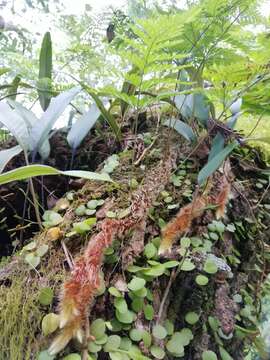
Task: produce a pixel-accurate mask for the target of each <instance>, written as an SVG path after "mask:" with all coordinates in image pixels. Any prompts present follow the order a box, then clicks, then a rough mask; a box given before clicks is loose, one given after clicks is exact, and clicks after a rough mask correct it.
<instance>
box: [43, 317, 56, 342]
mask: <svg viewBox="0 0 270 360" xmlns="http://www.w3.org/2000/svg"><path fill="white" fill-rule="evenodd" d="M58 326H59V315H57V314H54V313H50V314H47V315H45V316H44V318H43V319H42V323H41V328H42V332H43V334H44V335H45V336H47V335H49V334H51V333H53V332H54V331H55V330H56V329H57V328H58Z"/></svg>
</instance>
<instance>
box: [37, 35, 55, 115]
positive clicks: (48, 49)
mask: <svg viewBox="0 0 270 360" xmlns="http://www.w3.org/2000/svg"><path fill="white" fill-rule="evenodd" d="M38 77H39V81H38V84H39V87H41V88H42V90H39V91H38V94H39V102H40V105H41V107H42V109H43V110H44V111H45V110H46V109H47V108H48V106H49V104H50V100H51V96H50V92H51V79H52V41H51V34H50V33H49V32H46V33H45V35H44V37H43V40H42V45H41V49H40V54H39V76H38ZM44 79H46V81H44Z"/></svg>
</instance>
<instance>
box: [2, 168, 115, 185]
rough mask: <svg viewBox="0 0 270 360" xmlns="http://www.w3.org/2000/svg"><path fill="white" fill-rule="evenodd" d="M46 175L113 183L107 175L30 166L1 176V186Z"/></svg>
mask: <svg viewBox="0 0 270 360" xmlns="http://www.w3.org/2000/svg"><path fill="white" fill-rule="evenodd" d="M45 175H66V176H72V177H79V178H84V179H87V180H94V181H112V180H111V178H110V176H109V175H108V174H106V173H102V174H98V173H94V172H90V171H80V170H71V171H60V170H57V169H55V168H53V167H51V166H47V165H28V166H22V167H19V168H17V169H15V170H11V171H8V172H6V173H4V174H1V175H0V185H3V184H6V183H9V182H11V181H19V180H25V179H28V178H31V177H34V176H45Z"/></svg>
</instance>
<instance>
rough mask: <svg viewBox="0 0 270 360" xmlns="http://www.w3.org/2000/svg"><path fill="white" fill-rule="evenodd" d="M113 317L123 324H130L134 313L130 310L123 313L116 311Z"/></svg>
mask: <svg viewBox="0 0 270 360" xmlns="http://www.w3.org/2000/svg"><path fill="white" fill-rule="evenodd" d="M115 315H116V318H117V320H118V321H120V322H121V323H123V324H131V323H132V322H133V320H134V313H133V312H132V311H130V310H127V311H126V312H125V313H121V312H120V311H119V310H116V312H115Z"/></svg>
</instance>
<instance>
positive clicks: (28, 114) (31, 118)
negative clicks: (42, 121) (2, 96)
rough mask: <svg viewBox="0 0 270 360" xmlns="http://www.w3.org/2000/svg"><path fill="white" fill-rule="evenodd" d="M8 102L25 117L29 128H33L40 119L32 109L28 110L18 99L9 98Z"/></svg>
mask: <svg viewBox="0 0 270 360" xmlns="http://www.w3.org/2000/svg"><path fill="white" fill-rule="evenodd" d="M7 102H8V103H9V105H10V106H11V107H12V108H13V109H14V110H15V111H16V113H17V114H18V115H19V116H20V117H22V118H23V120H24V121H25V123H26V126H27V127H28V129H29V130H31V129H32V127H33V126H34V125H35V123H36V122H37V121H38V118H37V117H36V115H35V114H34V113H33V112H32V111H31V110H28V109H27V108H26V107H24V106H23V105H21V104H20V103H19V102H17V101H14V100H11V99H8V100H7Z"/></svg>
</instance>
